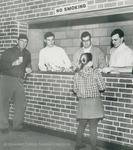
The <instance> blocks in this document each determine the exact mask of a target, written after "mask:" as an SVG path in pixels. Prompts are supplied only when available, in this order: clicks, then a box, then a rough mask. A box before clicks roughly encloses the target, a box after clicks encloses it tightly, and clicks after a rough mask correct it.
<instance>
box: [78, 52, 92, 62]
mask: <svg viewBox="0 0 133 150" xmlns="http://www.w3.org/2000/svg"><path fill="white" fill-rule="evenodd" d="M83 55H85V56H86V58H87V63H88V62H89V61H92V54H91V53H83V54H82V55H81V56H80V59H81V57H82V56H83Z"/></svg>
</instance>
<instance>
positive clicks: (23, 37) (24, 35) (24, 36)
mask: <svg viewBox="0 0 133 150" xmlns="http://www.w3.org/2000/svg"><path fill="white" fill-rule="evenodd" d="M20 39H26V40H27V41H28V37H27V35H26V34H20V35H19V37H18V40H20Z"/></svg>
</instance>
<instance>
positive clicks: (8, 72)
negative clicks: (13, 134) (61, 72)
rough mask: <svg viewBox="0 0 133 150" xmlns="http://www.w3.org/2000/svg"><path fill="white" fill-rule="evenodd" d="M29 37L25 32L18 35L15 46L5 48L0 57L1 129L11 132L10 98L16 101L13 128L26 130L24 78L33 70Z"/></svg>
mask: <svg viewBox="0 0 133 150" xmlns="http://www.w3.org/2000/svg"><path fill="white" fill-rule="evenodd" d="M27 44H28V38H27V36H26V35H25V34H21V35H20V36H19V37H18V42H17V44H16V45H15V46H13V47H11V48H9V49H7V50H5V51H4V52H3V54H2V56H1V59H0V68H1V72H2V75H1V77H0V130H1V132H2V133H4V134H5V133H8V132H9V123H8V113H9V103H10V100H13V102H14V116H13V130H14V131H24V128H23V125H22V123H23V119H24V112H25V108H26V97H25V90H24V87H23V79H24V76H25V73H27V74H29V73H31V72H32V69H31V54H30V52H29V51H28V50H27V49H26V47H27Z"/></svg>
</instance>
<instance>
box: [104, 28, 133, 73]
mask: <svg viewBox="0 0 133 150" xmlns="http://www.w3.org/2000/svg"><path fill="white" fill-rule="evenodd" d="M111 42H112V48H111V50H110V60H109V67H106V68H104V69H103V72H105V73H107V72H110V73H120V72H130V73H131V72H132V67H133V50H132V49H130V48H129V47H128V46H127V45H126V44H125V42H124V32H123V31H122V30H121V29H115V30H114V31H113V32H112V33H111Z"/></svg>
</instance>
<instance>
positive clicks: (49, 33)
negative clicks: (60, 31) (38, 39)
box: [44, 31, 55, 39]
mask: <svg viewBox="0 0 133 150" xmlns="http://www.w3.org/2000/svg"><path fill="white" fill-rule="evenodd" d="M50 36H53V37H55V35H54V34H53V33H52V32H49V31H48V32H46V33H45V35H44V38H45V39H47V38H48V37H50Z"/></svg>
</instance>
